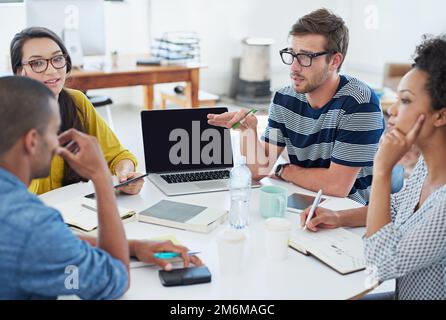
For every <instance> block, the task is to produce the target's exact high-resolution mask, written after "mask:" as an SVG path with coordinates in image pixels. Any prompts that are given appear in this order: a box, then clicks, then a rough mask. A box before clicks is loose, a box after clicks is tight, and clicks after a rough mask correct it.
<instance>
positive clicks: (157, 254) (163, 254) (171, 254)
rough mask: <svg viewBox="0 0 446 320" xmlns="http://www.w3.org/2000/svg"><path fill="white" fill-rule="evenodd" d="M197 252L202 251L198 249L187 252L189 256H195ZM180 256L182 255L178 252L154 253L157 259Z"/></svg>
mask: <svg viewBox="0 0 446 320" xmlns="http://www.w3.org/2000/svg"><path fill="white" fill-rule="evenodd" d="M197 253H200V252H198V251H196V252H192V251H189V252H188V253H187V254H188V255H189V256H193V255H194V254H197ZM179 256H180V254H179V253H176V252H157V253H155V254H154V255H153V257H155V258H157V259H172V258H176V257H179Z"/></svg>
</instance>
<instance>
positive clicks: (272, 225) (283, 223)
mask: <svg viewBox="0 0 446 320" xmlns="http://www.w3.org/2000/svg"><path fill="white" fill-rule="evenodd" d="M266 227H267V228H268V229H269V230H272V231H289V230H291V222H290V221H289V220H287V219H285V218H278V217H273V218H268V219H266Z"/></svg>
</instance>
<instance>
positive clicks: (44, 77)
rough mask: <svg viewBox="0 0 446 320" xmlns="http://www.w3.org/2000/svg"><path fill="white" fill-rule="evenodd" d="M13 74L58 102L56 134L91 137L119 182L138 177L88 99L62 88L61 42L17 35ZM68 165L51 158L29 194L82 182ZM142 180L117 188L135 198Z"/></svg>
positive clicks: (42, 35) (44, 32)
mask: <svg viewBox="0 0 446 320" xmlns="http://www.w3.org/2000/svg"><path fill="white" fill-rule="evenodd" d="M10 56H11V65H12V70H13V72H14V74H16V75H22V76H27V77H30V78H32V79H34V80H38V81H40V82H42V83H43V84H45V85H46V86H47V87H48V88H49V89H50V90H51V91H52V92H53V94H54V96H55V97H56V99H57V100H58V102H59V111H60V117H61V121H62V122H61V126H60V131H59V132H60V133H62V132H65V131H67V130H68V129H71V128H74V129H77V130H78V131H80V132H84V133H87V134H89V135H92V136H95V137H96V138H97V140H98V142H99V144H100V146H101V150H102V152H103V154H104V157H105V159H106V162H107V165H108V167H109V169H110V171H111V173H112V174H116V175H117V176H118V179H119V181H120V182H123V181H126V180H127V179H129V178H132V177H135V176H137V175H139V174H138V173H136V172H135V170H136V165H137V160H136V158H135V156H134V155H133V154H131V153H130V152H129V151H128V150H126V149H125V148H124V147H123V146H122V145H121V143H120V142H119V140H118V138H117V137H116V136H115V134H114V133H113V132H112V131H111V130H110V128H109V127H108V126H107V124H106V123H105V121H104V120H103V119H102V117H101V116H100V115H99V114H98V113H97V112H96V110H95V109H94V107H93V105H92V104H91V102H90V101H89V100H88V98H87V97H86V96H85V95H84V94H83V93H82V92H80V91H77V90H73V89H68V88H65V87H64V86H65V82H66V80H67V77H68V75H69V73H70V71H71V58H70V55H69V54H68V51H67V49H66V47H65V45H64V44H63V42H62V40H61V39H60V38H59V37H58V36H57V35H56V34H55V33H54V32H52V31H51V30H48V29H46V28H40V27H31V28H27V29H24V30H23V31H21V32H19V33H17V34H16V35H15V36H14V38H13V39H12V41H11V45H10ZM83 180H84V179H82V177H81V176H80V175H79V174H77V173H76V171H75V170H73V168H71V167H70V165H69V164H68V163H67V162H66V161H64V160H63V159H62V158H61V157H59V156H55V157H54V158H53V161H52V163H51V170H50V173H49V176H48V177H43V178H41V179H36V180H34V181H32V182H31V185H30V187H29V188H30V191H31V192H33V193H35V194H42V193H45V192H48V191H50V190H53V189H57V188H60V187H62V186H65V185H69V184H73V183H76V182H79V181H83ZM143 183H144V180H143V179H139V180H137V181H135V182H132V183H130V184H128V185H127V186H124V187H121V188H120V190H121V191H122V192H124V193H127V194H137V193H139V191H140V190H141V188H142V186H143Z"/></svg>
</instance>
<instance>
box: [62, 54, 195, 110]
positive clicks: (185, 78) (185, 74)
mask: <svg viewBox="0 0 446 320" xmlns="http://www.w3.org/2000/svg"><path fill="white" fill-rule="evenodd" d="M149 57H150V56H149V55H147V54H146V55H144V54H139V55H119V56H118V58H117V61H116V63H115V64H113V63H112V62H111V61H109V59H105V60H106V61H105V60H104V59H102V60H101V58H98V59H99V61H98V63H96V64H97V66H96V67H94V65H95V64H94V63H93V64H92V63H91V62H93V61H94V59H89V61H90V62H89V63H87V64H86V67H85V68H84V69H80V70H79V69H77V70H76V69H73V70H72V71H71V74H70V77H69V78H68V79H67V82H66V86H67V87H69V88H73V89H78V90H81V91H86V90H90V89H103V88H117V87H128V86H140V85H142V86H144V91H145V95H144V96H145V98H144V100H145V101H144V105H145V106H146V107H147V108H148V109H152V108H153V94H154V93H153V85H155V84H158V83H168V82H186V96H187V98H188V99H187V106H188V107H198V104H199V101H198V92H199V70H200V68H201V67H202V66H201V65H199V64H197V63H191V64H187V65H161V66H137V65H136V61H137V60H138V59H144V58H149ZM104 62H105V63H104ZM101 64H102V66H101ZM92 65H93V67H91V66H92Z"/></svg>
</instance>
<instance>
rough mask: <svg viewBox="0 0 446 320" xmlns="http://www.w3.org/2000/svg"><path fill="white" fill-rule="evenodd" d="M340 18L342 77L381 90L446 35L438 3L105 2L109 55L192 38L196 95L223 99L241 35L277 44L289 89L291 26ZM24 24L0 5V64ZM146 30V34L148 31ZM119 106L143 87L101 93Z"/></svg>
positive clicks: (278, 73) (276, 83)
mask: <svg viewBox="0 0 446 320" xmlns="http://www.w3.org/2000/svg"><path fill="white" fill-rule="evenodd" d="M319 7H327V8H329V9H332V10H333V11H335V12H336V13H338V14H340V15H341V16H342V17H344V19H345V20H346V22H347V24H348V26H349V27H350V32H351V38H350V49H349V53H348V56H347V60H346V62H345V66H344V70H343V71H344V72H346V73H350V74H353V75H357V76H360V77H362V78H363V79H365V80H367V81H369V82H370V83H371V84H373V85H376V86H379V85H380V81H381V77H382V70H383V68H384V63H385V62H386V61H400V62H405V61H409V59H410V57H411V55H412V54H413V52H414V49H415V46H416V44H417V43H419V42H420V39H421V35H422V34H423V33H434V34H438V33H440V32H446V20H445V19H444V12H446V2H444V1H441V0H410V1H403V0H391V1H388V0H387V1H385V0H312V1H310V0H305V1H304V0H276V1H271V0H225V1H221V0H150V1H145V0H127V1H125V2H124V3H106V28H107V46H108V51H110V50H118V51H119V52H135V53H136V52H142V51H146V50H147V49H148V47H149V39H150V37H152V38H153V37H156V36H161V35H162V33H163V32H166V31H179V30H189V31H196V32H198V33H199V34H200V35H201V38H202V58H203V59H202V61H203V62H204V63H205V64H206V65H207V68H206V69H203V70H202V72H201V88H202V89H204V90H206V91H210V92H213V93H217V94H225V93H228V90H229V87H230V79H231V60H232V58H233V57H237V56H240V54H241V40H242V39H243V38H244V37H246V36H262V37H270V38H272V39H274V41H275V43H274V45H273V46H272V47H271V67H272V85H273V87H274V88H277V87H280V86H282V85H285V84H287V83H288V71H287V70H288V68H287V67H286V66H284V65H283V64H282V63H281V61H280V58H279V55H278V50H280V49H281V48H283V47H285V46H286V44H287V33H288V31H289V29H290V27H291V25H292V24H293V23H294V22H295V21H296V20H297V19H298V17H299V16H302V15H304V14H306V13H308V12H310V11H312V10H314V9H316V8H319ZM24 24H25V20H24V13H23V8H21V7H20V6H17V5H3V6H0V30H1V31H0V65H1V64H2V63H3V62H4V60H5V59H4V55H5V52H7V48H8V45H9V41H10V39H11V37H12V35H13V34H14V33H15V32H16V31H17V30H19V29H21V28H22V27H23V26H24ZM149 30H150V32H149ZM101 92H105V93H109V94H111V95H112V97H113V98H114V99H115V101H117V102H131V103H134V104H136V105H141V101H142V92H141V89H140V88H131V89H130V88H127V89H113V90H105V91H103V90H101Z"/></svg>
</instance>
